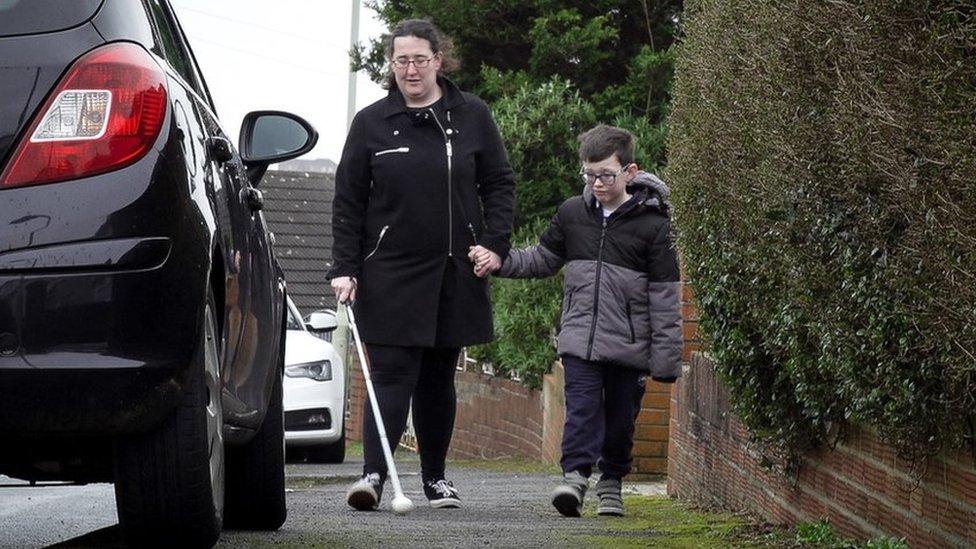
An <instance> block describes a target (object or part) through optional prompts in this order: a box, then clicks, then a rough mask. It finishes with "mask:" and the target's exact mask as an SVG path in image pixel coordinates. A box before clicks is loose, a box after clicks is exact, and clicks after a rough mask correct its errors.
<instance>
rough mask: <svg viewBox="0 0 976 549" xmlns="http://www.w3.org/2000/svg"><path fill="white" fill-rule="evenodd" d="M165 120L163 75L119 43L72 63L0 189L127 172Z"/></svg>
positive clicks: (139, 52) (132, 47)
mask: <svg viewBox="0 0 976 549" xmlns="http://www.w3.org/2000/svg"><path fill="white" fill-rule="evenodd" d="M165 117H166V73H164V72H163V70H162V69H161V68H160V66H159V65H158V64H157V63H156V61H155V60H153V58H152V56H150V55H149V53H148V52H147V51H146V50H144V49H143V48H142V47H140V46H138V45H136V44H132V43H128V42H119V43H114V44H108V45H106V46H102V47H100V48H98V49H95V50H92V51H90V52H88V53H87V54H85V55H83V56H82V57H80V58H79V59H78V60H77V61H75V62H74V64H72V65H71V68H70V69H68V72H67V73H66V74H65V76H64V77H63V78H62V79H61V81H60V82H59V83H58V85H57V87H56V88H55V89H54V91H53V92H52V93H51V96H50V97H49V98H48V100H47V101H46V102H45V104H44V106H43V107H42V108H41V109H40V110H39V111H38V114H37V115H36V116H35V117H34V119H33V121H32V122H31V124H30V126H29V128H28V131H27V133H25V134H24V137H23V138H22V139H21V141H20V143H19V144H18V145H17V147H16V149H15V150H14V153H13V155H12V156H11V157H10V162H8V164H7V169H6V170H4V172H3V174H2V175H0V188H10V187H22V186H27V185H39V184H42V183H54V182H56V181H65V180H69V179H78V178H81V177H88V176H92V175H96V174H100V173H105V172H108V171H112V170H117V169H119V168H122V167H125V166H128V165H130V164H132V163H133V162H135V161H137V160H139V159H140V158H142V157H143V156H144V155H145V154H146V152H148V151H149V149H150V148H151V147H152V145H153V143H155V141H156V137H157V136H158V135H159V130H160V128H161V127H162V125H163V119H164V118H165Z"/></svg>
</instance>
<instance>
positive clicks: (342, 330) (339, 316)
mask: <svg viewBox="0 0 976 549" xmlns="http://www.w3.org/2000/svg"><path fill="white" fill-rule="evenodd" d="M360 1H361V0H352V17H351V19H352V21H351V30H350V34H349V49H350V51H352V48H355V47H356V45H357V44H359V3H360ZM347 62H348V61H347ZM357 77H358V76H357V73H356V71H354V70H352V68H350V69H349V92H348V94H347V96H346V131H347V132H348V131H349V127H350V126H352V119H353V117H354V116H356V78H357ZM336 321H337V324H338V327H337V328H336V330H335V332H334V333H333V337H332V345H333V346H334V347H335V350H336V354H338V355H339V356H340V357H341V358H342V363H343V365H344V366H345V368H346V377H345V379H346V397H347V398H348V396H349V380H350V379H351V377H350V376H349V372H350V368H349V363H350V362H351V361H350V358H351V356H352V355H351V354H350V353H349V335H350V333H349V315H347V314H346V306H344V305H342V304H337V306H336ZM343 419H345V418H343Z"/></svg>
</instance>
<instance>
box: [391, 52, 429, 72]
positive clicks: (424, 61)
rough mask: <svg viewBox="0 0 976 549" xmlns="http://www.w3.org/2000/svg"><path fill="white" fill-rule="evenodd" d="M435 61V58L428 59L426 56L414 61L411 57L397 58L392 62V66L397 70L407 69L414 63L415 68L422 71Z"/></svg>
mask: <svg viewBox="0 0 976 549" xmlns="http://www.w3.org/2000/svg"><path fill="white" fill-rule="evenodd" d="M433 60H434V58H433V57H427V56H426V55H418V56H416V57H414V58H413V59H411V58H409V57H397V58H396V59H394V60H393V61H391V62H390V64H391V65H393V66H394V67H395V68H398V69H405V68H407V67H409V66H410V64H411V63H413V66H415V67H417V68H418V69H422V68H424V67H426V66H427V65H430V62H431V61H433Z"/></svg>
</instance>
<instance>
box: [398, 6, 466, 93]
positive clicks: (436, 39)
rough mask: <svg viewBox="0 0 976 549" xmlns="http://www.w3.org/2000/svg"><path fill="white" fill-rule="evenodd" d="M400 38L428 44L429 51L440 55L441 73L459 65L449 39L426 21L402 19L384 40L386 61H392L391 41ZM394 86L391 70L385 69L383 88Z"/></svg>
mask: <svg viewBox="0 0 976 549" xmlns="http://www.w3.org/2000/svg"><path fill="white" fill-rule="evenodd" d="M400 36H415V37H417V38H422V39H424V40H426V41H427V42H429V43H430V49H431V51H433V52H434V53H435V54H438V53H439V54H441V70H440V72H441V73H449V72H451V71H453V70H456V69H457V68H458V66H459V65H460V63H459V62H458V60H457V58H455V57H454V42H453V41H451V37H450V36H447V35H446V34H444V33H442V32H441V31H440V30H439V29H438V28H437V27H435V26H434V24H433V23H431V22H430V21H429V20H427V19H404V20H403V21H400V22H399V23H397V24H396V26H395V27H393V30H392V31H390V34H389V35H388V36H387V38H386V48H385V50H386V59H387V61H392V60H393V41H394V40H396V39H397V38H398V37H400ZM394 86H396V79H395V78H394V76H393V70H392V69H391V68H389V67H387V73H386V82H385V83H384V86H383V87H384V88H386V89H390V88H392V87H394Z"/></svg>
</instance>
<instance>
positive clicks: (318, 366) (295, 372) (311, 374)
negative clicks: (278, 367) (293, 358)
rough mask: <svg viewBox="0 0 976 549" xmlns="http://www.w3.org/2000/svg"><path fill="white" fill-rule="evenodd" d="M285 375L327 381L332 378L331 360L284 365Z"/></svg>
mask: <svg viewBox="0 0 976 549" xmlns="http://www.w3.org/2000/svg"><path fill="white" fill-rule="evenodd" d="M285 375H286V376H288V377H307V378H309V379H314V380H315V381H329V380H331V379H332V361H329V360H319V361H316V362H303V363H302V364H293V365H291V366H286V367H285Z"/></svg>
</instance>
